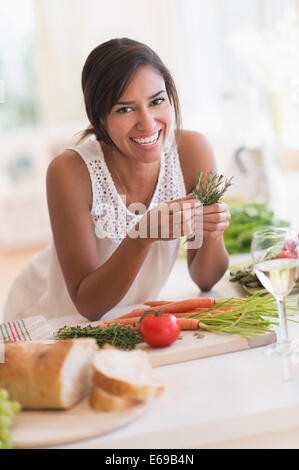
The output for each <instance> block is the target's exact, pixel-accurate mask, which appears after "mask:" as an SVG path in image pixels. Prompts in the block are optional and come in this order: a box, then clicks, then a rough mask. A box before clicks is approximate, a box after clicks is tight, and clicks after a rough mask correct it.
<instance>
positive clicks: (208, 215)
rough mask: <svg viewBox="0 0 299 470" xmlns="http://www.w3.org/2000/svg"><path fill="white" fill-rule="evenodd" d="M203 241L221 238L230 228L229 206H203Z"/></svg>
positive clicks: (220, 204)
mask: <svg viewBox="0 0 299 470" xmlns="http://www.w3.org/2000/svg"><path fill="white" fill-rule="evenodd" d="M202 210H203V239H204V240H205V239H214V240H215V239H218V238H221V237H222V235H223V232H224V230H225V229H227V227H228V226H229V220H230V218H231V215H230V212H229V210H228V206H227V204H225V203H224V202H217V203H216V204H210V205H209V206H203V207H202Z"/></svg>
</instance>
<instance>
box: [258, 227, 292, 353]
mask: <svg viewBox="0 0 299 470" xmlns="http://www.w3.org/2000/svg"><path fill="white" fill-rule="evenodd" d="M251 257H252V261H253V266H254V270H255V273H256V275H257V277H258V278H259V280H260V282H261V283H262V285H263V286H264V287H265V289H267V291H268V292H269V293H270V294H272V295H273V296H274V297H275V299H276V302H277V307H278V317H279V335H278V340H277V342H276V343H274V344H272V345H270V346H268V348H267V350H266V352H267V354H271V355H279V356H284V355H289V354H291V353H292V352H293V351H292V344H291V341H290V340H289V337H288V327H287V314H286V297H287V296H288V294H289V293H290V292H291V290H292V289H293V287H294V284H295V282H296V279H297V277H298V272H299V248H298V237H297V234H296V233H295V232H294V231H292V230H290V229H287V228H276V227H269V228H267V229H264V230H259V231H258V232H255V233H254V234H253V237H252V241H251Z"/></svg>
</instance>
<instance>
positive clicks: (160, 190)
mask: <svg viewBox="0 0 299 470" xmlns="http://www.w3.org/2000/svg"><path fill="white" fill-rule="evenodd" d="M172 142H174V140H173V141H172ZM69 149H71V150H75V151H76V152H77V153H78V154H79V155H80V156H81V158H82V159H83V161H84V162H85V164H86V166H87V168H88V171H89V176H90V181H91V187H92V208H91V211H90V215H91V218H92V220H93V223H94V231H95V235H96V241H97V247H98V254H99V260H100V262H99V266H101V265H102V264H104V263H105V262H106V261H107V260H108V259H109V258H110V256H111V255H112V254H113V253H114V251H115V250H116V249H117V247H118V246H119V244H120V243H121V241H122V239H123V238H124V237H125V235H126V233H127V232H128V231H129V230H130V229H131V228H132V227H134V226H135V224H136V223H137V222H138V220H140V218H141V217H142V216H143V214H139V215H136V214H135V213H132V212H130V210H129V209H127V207H126V205H125V203H124V201H123V199H122V197H121V196H120V195H119V193H118V192H117V190H116V187H115V185H114V182H113V179H112V177H111V174H110V172H109V169H108V167H107V165H106V162H105V158H104V154H103V152H102V148H101V145H100V143H99V141H97V140H95V139H94V138H88V139H86V140H84V141H83V142H82V143H81V144H79V145H77V146H74V147H69ZM186 194H187V193H186V188H185V184H184V178H183V174H182V169H181V166H180V161H179V156H178V153H177V148H176V145H175V144H173V143H172V144H171V143H169V141H167V142H166V146H165V148H164V152H163V153H162V155H161V164H160V171H159V176H158V181H157V184H156V188H155V191H154V194H153V197H152V200H151V202H150V204H149V207H148V208H147V210H150V209H152V208H153V207H155V206H157V205H159V204H161V203H163V202H166V201H170V200H175V199H179V198H182V197H184V196H186ZM178 249H179V239H175V240H170V241H156V242H154V243H153V244H152V245H151V247H150V250H149V252H148V254H147V256H146V258H145V260H144V262H143V265H142V266H141V268H140V270H139V272H138V274H137V276H136V278H135V279H134V281H133V283H132V285H131V287H130V288H129V290H128V292H127V293H126V295H125V296H124V297H123V298H122V300H121V301H120V302H119V303H118V304H117V307H120V306H126V305H134V304H142V303H143V302H144V301H146V300H149V299H156V298H157V296H158V293H159V291H160V290H161V288H162V287H163V284H164V283H165V281H166V280H167V278H168V276H169V274H170V272H171V269H172V267H173V264H174V262H175V260H176V257H177V253H178ZM120 269H122V270H124V271H125V269H126V267H125V266H120ZM78 313H79V312H78V310H77V309H76V307H75V305H74V304H73V302H72V300H71V298H70V296H69V293H68V291H67V287H66V284H65V280H64V277H63V273H62V270H61V267H60V264H59V260H58V257H57V253H56V248H55V244H54V241H53V237H51V239H50V240H49V242H48V244H47V246H46V247H45V248H44V249H43V250H42V251H40V252H38V253H36V254H35V255H33V256H32V257H31V258H30V260H29V262H28V263H27V264H26V265H25V266H24V267H23V268H22V270H21V271H20V272H19V274H18V275H17V277H16V278H15V279H14V281H13V283H12V285H11V286H10V289H9V292H8V296H7V298H6V301H5V304H4V311H3V318H4V321H9V320H15V319H19V318H25V317H30V316H35V315H43V316H44V317H46V318H48V319H51V318H57V317H65V316H69V315H73V314H77V315H78ZM104 318H111V315H110V316H109V312H107V313H106V314H105V315H104V316H103V317H102V319H104ZM82 319H84V320H86V318H84V317H82Z"/></svg>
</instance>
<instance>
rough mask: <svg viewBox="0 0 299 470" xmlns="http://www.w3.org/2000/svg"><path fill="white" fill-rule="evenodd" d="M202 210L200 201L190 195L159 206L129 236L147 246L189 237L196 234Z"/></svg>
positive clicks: (149, 212) (142, 219)
mask: <svg viewBox="0 0 299 470" xmlns="http://www.w3.org/2000/svg"><path fill="white" fill-rule="evenodd" d="M200 208H201V204H200V201H199V200H198V199H191V195H190V194H189V195H188V196H186V197H184V198H182V199H176V200H174V201H167V202H165V203H163V204H159V205H158V206H156V207H154V208H153V209H151V210H150V211H148V212H146V214H144V216H143V217H142V218H141V220H140V221H139V222H138V224H136V225H135V226H134V227H133V229H132V230H130V232H129V233H128V236H129V237H131V238H138V240H140V241H141V242H143V243H145V244H148V243H152V242H154V241H158V240H160V241H169V240H174V239H176V238H180V237H185V236H186V237H187V236H188V235H191V234H193V233H194V230H195V227H196V217H197V215H198V211H199V210H202V209H200Z"/></svg>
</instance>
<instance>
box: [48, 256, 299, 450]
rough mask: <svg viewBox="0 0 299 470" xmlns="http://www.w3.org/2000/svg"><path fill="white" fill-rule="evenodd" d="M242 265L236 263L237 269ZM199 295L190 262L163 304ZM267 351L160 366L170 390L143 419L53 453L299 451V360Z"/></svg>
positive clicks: (294, 334)
mask: <svg viewBox="0 0 299 470" xmlns="http://www.w3.org/2000/svg"><path fill="white" fill-rule="evenodd" d="M244 258H246V256H245V257H238V258H237V259H236V257H232V263H235V262H239V260H243V259H244ZM247 258H248V257H247ZM230 289H231V288H230V286H229V285H228V284H227V283H225V282H223V281H221V282H220V283H219V284H218V285H216V286H215V289H213V291H211V293H212V294H213V295H214V296H215V297H218V298H219V297H230V296H231V295H233V294H232V291H231V290H230ZM205 295H207V294H206V293H205ZM234 295H235V296H236V295H240V294H238V293H237V292H236V291H235V292H234ZM195 296H198V289H197V286H196V285H195V284H194V283H193V281H192V280H191V279H190V276H189V274H188V270H187V266H186V260H184V259H179V260H178V261H177V263H176V265H175V267H174V270H173V272H172V273H171V275H170V278H169V280H168V281H167V284H166V285H165V287H164V288H163V291H162V292H161V293H160V296H159V298H160V299H163V298H165V299H166V300H167V299H168V298H171V299H175V298H182V297H185V298H188V297H190V298H191V297H195ZM294 318H295V319H297V320H299V310H298V313H296V314H295V317H294ZM289 333H290V337H291V339H293V338H299V323H298V324H295V323H291V322H289ZM264 350H265V347H259V348H255V349H250V350H246V351H240V352H233V353H229V354H225V355H220V356H214V357H209V358H204V359H198V360H193V361H189V362H183V363H178V364H172V365H167V366H163V367H157V368H155V369H154V375H155V377H157V378H158V379H161V380H162V381H163V382H164V383H165V385H166V389H165V391H164V392H163V393H161V394H160V396H158V397H157V398H155V399H154V400H153V401H152V402H151V403H150V406H149V408H148V410H147V412H146V413H145V414H144V415H143V416H141V417H140V418H138V419H137V420H136V421H135V422H133V423H130V424H129V425H127V426H125V427H123V428H121V429H119V430H117V431H114V432H111V433H109V434H107V435H104V436H102V437H99V438H94V439H89V440H85V441H80V442H76V443H73V444H69V445H63V446H61V447H58V446H57V447H55V448H68V449H71V448H98V449H125V448H128V449H132V448H135V449H138V448H141V449H163V448H172V449H182V448H189V449H190V448H238V447H239V448H260V447H262V448H265V447H266V448H281V447H287V448H299V359H298V363H294V362H292V361H291V360H290V359H288V358H274V357H269V356H267V355H265V354H264Z"/></svg>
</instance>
